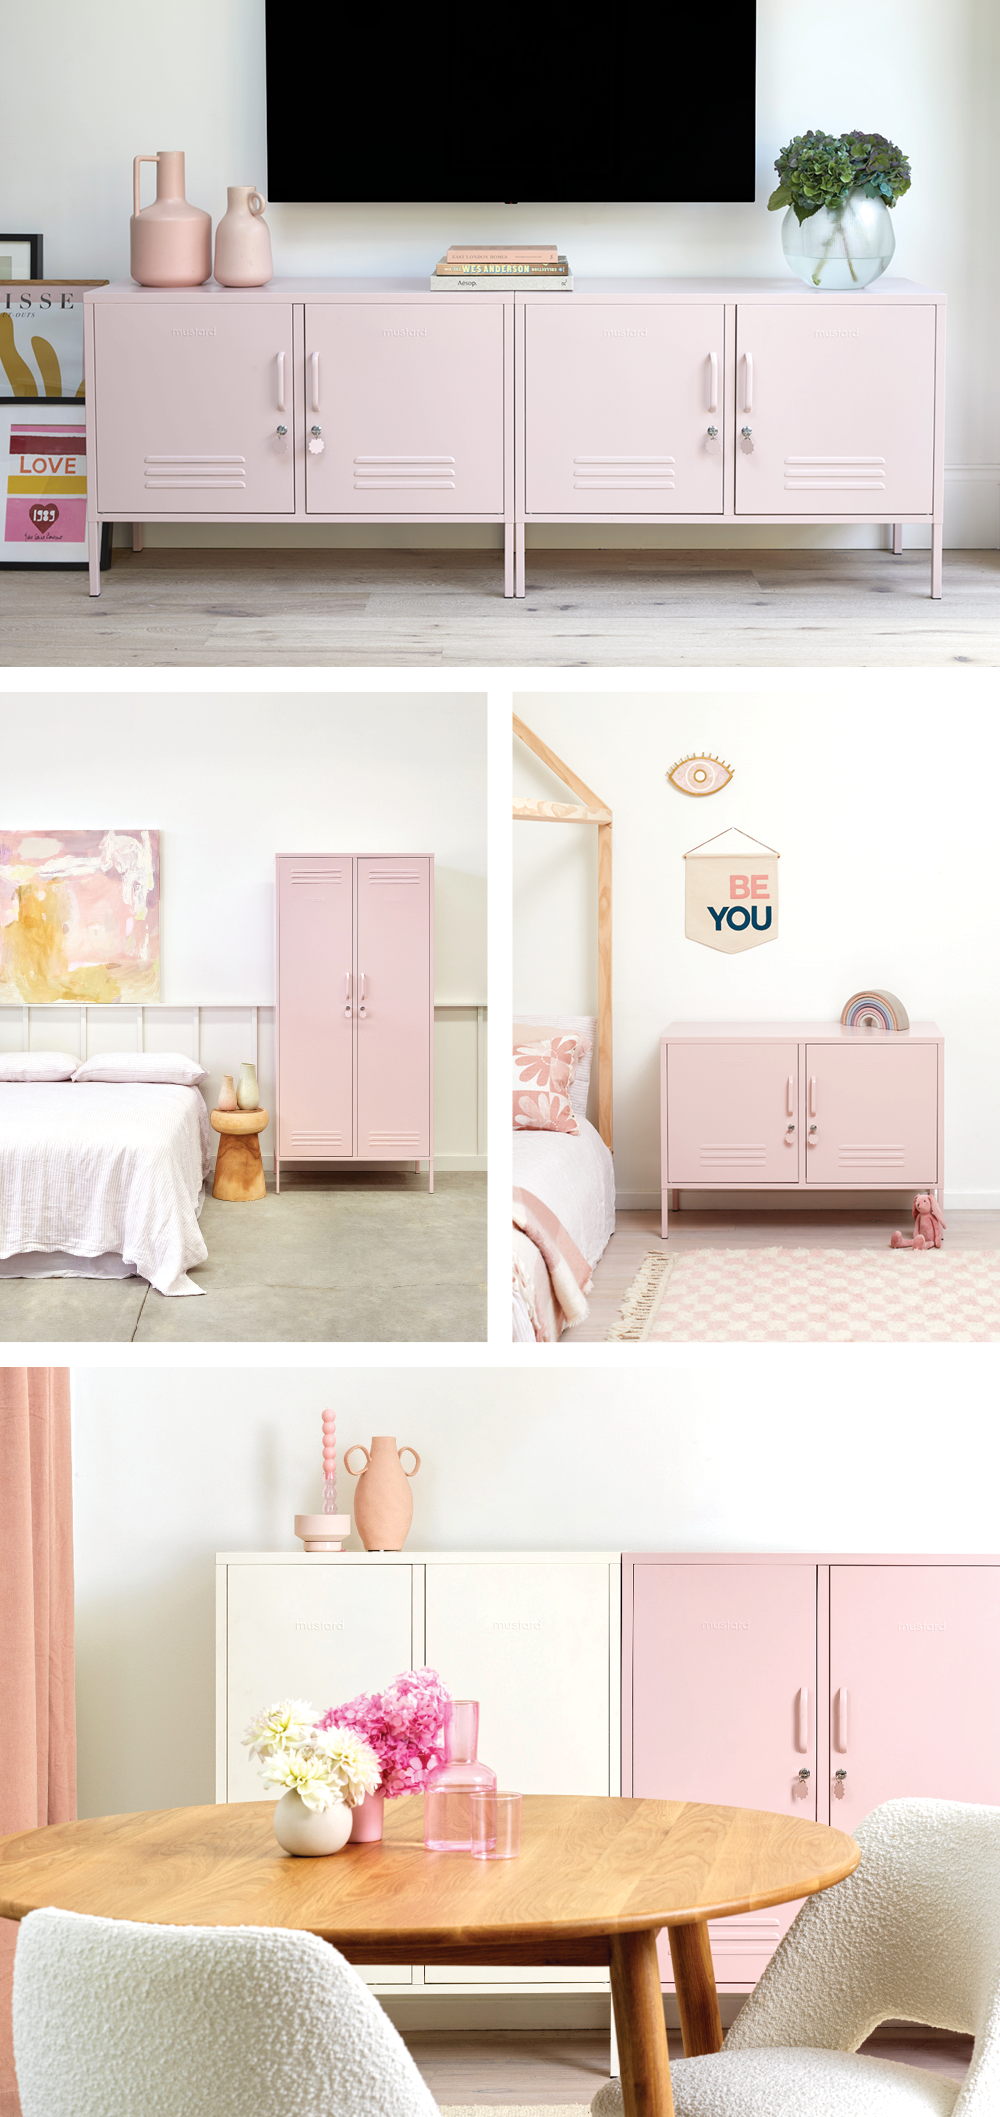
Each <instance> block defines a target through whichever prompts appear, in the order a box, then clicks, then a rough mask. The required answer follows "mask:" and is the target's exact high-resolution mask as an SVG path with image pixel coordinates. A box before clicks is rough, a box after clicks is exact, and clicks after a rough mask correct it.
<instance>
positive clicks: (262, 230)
mask: <svg viewBox="0 0 1000 2117" xmlns="http://www.w3.org/2000/svg"><path fill="white" fill-rule="evenodd" d="M226 197H227V199H228V202H229V203H228V205H227V207H226V211H225V213H224V214H223V216H222V219H221V221H220V222H219V225H218V227H217V229H216V231H215V276H216V279H217V280H218V282H219V285H220V287H264V286H266V285H267V282H268V280H269V279H271V278H272V276H273V273H274V266H273V264H272V262H271V236H270V231H269V229H268V225H267V222H266V220H265V219H264V218H263V214H264V208H265V206H266V205H267V200H266V198H265V197H264V194H263V192H262V191H259V190H258V188H257V185H256V184H230V186H229V189H228V191H227V193H226Z"/></svg>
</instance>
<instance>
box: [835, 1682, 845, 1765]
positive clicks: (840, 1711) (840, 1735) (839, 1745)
mask: <svg viewBox="0 0 1000 2117" xmlns="http://www.w3.org/2000/svg"><path fill="white" fill-rule="evenodd" d="M834 1703H835V1706H836V1712H835V1715H834V1727H833V1746H834V1749H835V1750H837V1751H839V1753H840V1755H841V1756H842V1757H844V1756H846V1755H847V1689H846V1686H845V1685H844V1684H841V1686H840V1689H839V1691H838V1692H837V1696H836V1699H835V1701H834Z"/></svg>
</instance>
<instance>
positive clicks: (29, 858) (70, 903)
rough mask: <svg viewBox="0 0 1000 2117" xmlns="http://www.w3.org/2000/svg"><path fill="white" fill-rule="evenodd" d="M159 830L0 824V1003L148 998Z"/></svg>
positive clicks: (156, 943)
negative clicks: (49, 828) (8, 826)
mask: <svg viewBox="0 0 1000 2117" xmlns="http://www.w3.org/2000/svg"><path fill="white" fill-rule="evenodd" d="M159 911H160V834H159V832H158V831H145V830H121V831H116V830H104V831H94V830H90V831H42V830H22V831H3V830H0V1000H22V1001H34V1002H36V1003H37V1004H41V1003H42V1002H43V1001H50V1000H76V1001H78V1002H87V1003H90V1004H93V1003H94V1002H99V1001H105V1000H107V1001H115V1000H156V999H158V998H159V993H160V921H159Z"/></svg>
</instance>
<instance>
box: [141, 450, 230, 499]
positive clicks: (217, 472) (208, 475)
mask: <svg viewBox="0 0 1000 2117" xmlns="http://www.w3.org/2000/svg"><path fill="white" fill-rule="evenodd" d="M143 468H144V470H145V483H146V491H147V492H206V491H210V492H219V491H222V492H245V491H246V483H247V480H246V457H245V456H146V457H145V458H144V464H143Z"/></svg>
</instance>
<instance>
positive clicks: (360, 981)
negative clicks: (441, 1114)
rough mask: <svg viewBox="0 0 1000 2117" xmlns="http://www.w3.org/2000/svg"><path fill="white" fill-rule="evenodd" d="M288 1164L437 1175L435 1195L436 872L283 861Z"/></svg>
mask: <svg viewBox="0 0 1000 2117" xmlns="http://www.w3.org/2000/svg"><path fill="white" fill-rule="evenodd" d="M275 908H276V957H277V975H276V989H277V1007H276V1025H277V1112H276V1117H275V1147H274V1167H275V1177H276V1180H277V1184H278V1187H279V1188H280V1181H281V1162H282V1160H285V1161H295V1162H315V1161H332V1162H348V1161H354V1162H372V1161H410V1160H412V1161H413V1162H415V1163H416V1165H417V1166H418V1167H419V1164H420V1162H421V1161H422V1160H424V1159H426V1160H427V1164H428V1184H429V1189H430V1190H432V1191H433V1189H434V1114H433V1113H434V1063H433V1049H434V861H433V857H432V856H431V855H429V854H426V853H415V854H397V855H387V854H375V855H366V854H354V853H344V854H322V853H312V854H298V853H281V854H279V855H278V858H277V861H276V875H275Z"/></svg>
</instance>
